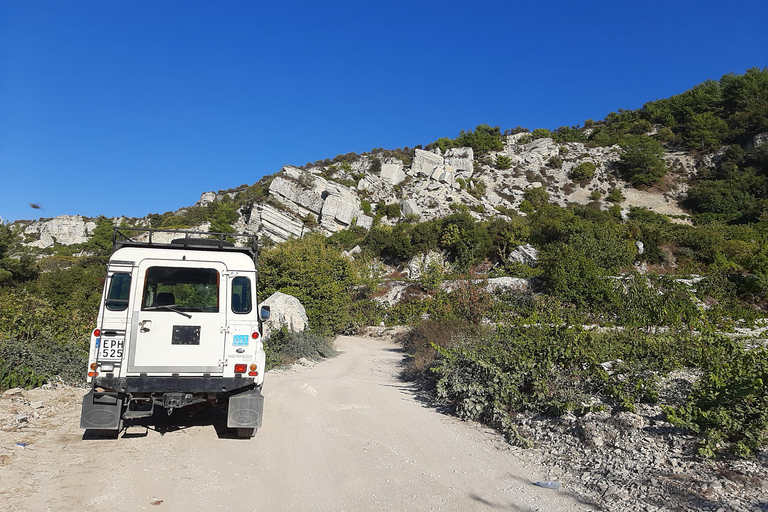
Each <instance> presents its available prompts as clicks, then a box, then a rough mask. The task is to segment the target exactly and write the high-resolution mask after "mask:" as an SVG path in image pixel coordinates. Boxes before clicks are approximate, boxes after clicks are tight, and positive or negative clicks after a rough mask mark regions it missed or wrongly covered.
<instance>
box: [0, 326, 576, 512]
mask: <svg viewBox="0 0 768 512" xmlns="http://www.w3.org/2000/svg"><path fill="white" fill-rule="evenodd" d="M336 346H337V348H338V349H339V350H341V351H343V353H342V354H341V355H339V356H338V357H336V358H334V359H330V360H327V361H324V362H321V363H319V364H317V365H315V366H313V367H309V368H304V367H294V369H293V370H286V371H279V372H273V373H270V374H269V375H267V379H266V383H265V386H264V393H265V397H266V403H265V419H264V427H263V428H261V429H260V430H259V432H258V433H257V434H256V437H254V438H253V439H236V438H234V437H233V436H231V435H229V434H228V433H227V432H226V431H225V430H224V429H223V428H222V427H221V426H220V425H219V423H220V421H221V420H222V417H219V416H217V414H218V413H216V412H209V413H207V414H205V415H203V416H202V417H201V418H195V419H194V420H193V421H189V420H185V422H184V423H185V424H183V425H182V426H181V427H178V426H174V425H173V424H172V423H170V422H168V421H167V420H164V419H163V418H153V421H152V422H151V423H150V424H147V425H143V426H132V427H130V428H128V429H127V430H126V431H125V432H124V433H123V434H122V435H121V436H120V438H119V439H116V440H104V439H88V438H87V437H85V438H84V437H83V433H82V431H81V430H80V429H79V428H78V417H79V403H78V402H77V398H78V396H82V394H84V393H85V390H77V389H72V388H69V395H70V398H69V400H68V402H67V406H66V407H62V410H61V413H60V414H57V415H51V416H50V417H49V418H48V422H47V423H46V422H45V421H42V422H41V423H40V425H41V426H47V428H44V429H43V428H41V427H40V426H38V427H37V431H35V423H34V422H32V421H30V424H29V427H28V428H26V429H22V430H20V431H16V432H12V433H8V434H12V435H14V436H16V437H14V438H12V437H10V436H9V435H4V436H3V437H2V438H1V439H0V440H2V442H3V443H4V444H6V445H7V444H9V443H10V442H11V441H13V440H15V439H26V440H27V441H28V443H29V444H28V445H27V446H26V447H21V446H14V448H13V450H12V451H10V452H7V451H6V454H7V453H10V455H6V456H5V457H4V458H3V459H2V463H1V464H0V509H2V510H14V511H19V510H27V511H37V510H84V509H92V510H120V511H134V510H160V511H162V510H166V511H182V510H183V511H189V510H237V511H251V510H270V511H277V510H286V511H294V510H297V511H369V510H387V511H422V510H438V511H449V510H456V511H459V510H460V511H466V510H510V511H528V510H548V511H551V510H564V511H576V510H591V507H590V506H589V505H587V504H584V503H582V502H580V501H579V500H578V499H577V498H575V497H573V496H570V495H569V494H568V493H567V492H566V491H564V490H562V489H560V490H552V489H542V488H540V487H536V486H534V485H532V482H533V481H536V480H542V479H544V478H546V476H547V475H546V474H545V473H544V472H543V470H542V469H541V468H538V467H530V466H528V467H526V466H525V465H524V464H523V462H522V461H521V459H519V458H518V457H517V456H516V455H515V453H514V450H511V449H510V448H509V447H508V446H506V445H505V444H504V443H503V441H502V440H501V439H500V438H499V437H498V436H496V435H494V434H492V433H491V432H488V431H487V430H485V429H483V428H481V427H479V426H476V425H472V424H467V423H464V422H461V421H459V420H457V419H455V418H452V417H450V416H448V415H444V414H441V413H439V412H437V411H435V409H434V408H431V407H430V406H428V405H426V404H424V403H422V402H420V401H419V400H418V397H417V396H416V395H415V394H414V393H413V392H412V390H411V388H410V386H409V385H408V384H406V383H403V382H401V381H400V380H398V378H397V374H398V371H399V364H400V362H401V360H402V354H401V353H400V352H399V350H398V347H397V346H396V345H394V344H392V343H390V342H387V341H382V340H377V339H370V338H357V337H341V338H339V339H338V340H337V342H336ZM53 392H55V391H51V393H53ZM34 398H36V397H34ZM49 398H50V397H49ZM32 399H33V398H30V400H32ZM40 410H44V408H41V409H40ZM174 416H175V415H174ZM172 419H174V421H179V420H177V419H175V418H172ZM13 444H14V445H15V443H13ZM6 448H7V447H6Z"/></svg>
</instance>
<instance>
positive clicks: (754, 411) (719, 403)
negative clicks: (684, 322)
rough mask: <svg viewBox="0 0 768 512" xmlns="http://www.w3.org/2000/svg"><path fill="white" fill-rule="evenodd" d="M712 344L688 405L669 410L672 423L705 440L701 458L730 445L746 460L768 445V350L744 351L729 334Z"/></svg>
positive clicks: (706, 353)
mask: <svg viewBox="0 0 768 512" xmlns="http://www.w3.org/2000/svg"><path fill="white" fill-rule="evenodd" d="M713 341H716V343H711V344H709V345H706V346H705V347H704V351H703V353H702V358H701V364H702V366H703V369H704V374H703V375H702V376H701V378H700V379H699V380H698V381H696V383H695V384H694V386H693V390H692V391H691V394H690V395H689V397H688V400H687V402H686V403H685V404H684V405H681V406H678V407H666V408H665V411H666V413H667V416H668V419H669V421H670V422H672V423H673V424H675V425H678V426H681V427H685V428H688V429H691V430H693V431H694V432H696V433H698V434H700V435H701V436H702V437H703V439H702V443H701V448H700V449H699V453H700V454H701V455H703V456H706V457H712V456H714V455H716V454H717V453H718V452H720V451H722V450H723V449H724V448H727V447H730V448H732V449H733V451H734V452H735V453H736V454H737V455H740V456H748V455H750V454H752V453H753V452H755V451H756V450H759V449H760V448H762V447H764V446H766V444H768V350H766V349H765V348H764V347H763V348H757V349H752V350H745V348H744V346H743V345H742V344H741V343H740V342H738V341H736V340H734V339H732V338H727V337H725V336H717V337H713Z"/></svg>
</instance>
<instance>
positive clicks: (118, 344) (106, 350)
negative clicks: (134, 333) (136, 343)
mask: <svg viewBox="0 0 768 512" xmlns="http://www.w3.org/2000/svg"><path fill="white" fill-rule="evenodd" d="M122 358H123V340H105V339H102V340H101V347H99V360H100V361H103V360H104V359H122Z"/></svg>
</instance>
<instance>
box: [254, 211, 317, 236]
mask: <svg viewBox="0 0 768 512" xmlns="http://www.w3.org/2000/svg"><path fill="white" fill-rule="evenodd" d="M246 232H247V233H258V234H259V235H265V236H267V237H269V238H270V239H271V240H273V241H274V242H284V241H286V240H288V239H289V238H301V236H302V235H303V234H304V232H305V228H304V223H303V222H301V221H300V220H298V219H296V218H295V217H293V216H292V215H289V214H288V213H286V212H284V211H281V210H278V209H277V208H275V207H274V206H272V205H269V204H258V205H255V206H254V208H253V210H252V211H251V219H250V222H249V223H248V225H247V226H246Z"/></svg>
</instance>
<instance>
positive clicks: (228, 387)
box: [93, 376, 256, 394]
mask: <svg viewBox="0 0 768 512" xmlns="http://www.w3.org/2000/svg"><path fill="white" fill-rule="evenodd" d="M255 386H256V384H255V382H254V379H253V378H251V377H248V378H233V377H208V378H206V377H145V376H141V377H118V378H114V377H112V378H110V377H96V378H95V379H93V387H94V388H97V387H100V388H104V389H110V390H114V391H116V392H118V393H170V392H174V393H224V394H233V393H242V392H244V391H248V390H249V389H253V388H254V387H255Z"/></svg>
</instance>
